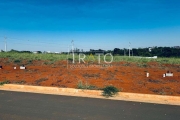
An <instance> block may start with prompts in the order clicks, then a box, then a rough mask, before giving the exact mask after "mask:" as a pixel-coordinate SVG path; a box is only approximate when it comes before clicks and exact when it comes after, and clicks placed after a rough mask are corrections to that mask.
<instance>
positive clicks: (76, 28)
mask: <svg viewBox="0 0 180 120" xmlns="http://www.w3.org/2000/svg"><path fill="white" fill-rule="evenodd" d="M179 6H180V1H179V0H43V1H42V0H0V49H2V50H4V49H5V47H4V40H5V37H6V41H7V50H11V49H15V50H30V51H38V50H40V51H52V52H62V51H68V48H69V47H70V48H71V46H72V44H71V41H72V40H73V41H74V47H75V48H79V49H83V50H84V51H87V50H89V49H104V50H113V49H114V48H121V49H123V48H128V47H129V43H131V44H130V46H131V48H139V47H141V48H142V47H153V46H170V47H171V46H180V7H179Z"/></svg>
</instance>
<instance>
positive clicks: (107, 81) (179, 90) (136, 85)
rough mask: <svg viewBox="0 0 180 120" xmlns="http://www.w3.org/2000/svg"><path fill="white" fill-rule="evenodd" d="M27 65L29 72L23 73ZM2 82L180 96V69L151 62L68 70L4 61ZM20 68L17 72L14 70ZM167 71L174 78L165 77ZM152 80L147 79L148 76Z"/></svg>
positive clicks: (54, 65)
mask: <svg viewBox="0 0 180 120" xmlns="http://www.w3.org/2000/svg"><path fill="white" fill-rule="evenodd" d="M22 64H24V65H25V67H26V69H25V70H20V69H19V66H20V65H22ZM1 66H2V68H3V69H0V81H9V82H10V83H14V84H26V85H39V86H55V87H69V88H77V85H78V83H79V82H80V81H82V83H83V84H85V85H89V86H93V89H101V88H103V87H105V86H107V85H113V86H115V87H117V88H118V89H119V90H120V91H123V92H133V93H147V94H161V95H175V96H180V66H179V65H171V64H159V63H157V62H148V63H146V64H138V63H129V62H114V63H113V64H112V67H108V68H107V67H101V68H87V69H80V68H78V69H70V68H69V69H67V62H66V61H57V62H51V61H43V60H34V61H23V62H21V63H18V61H17V63H8V62H7V59H4V58H3V59H1ZM14 66H16V67H17V69H13V67H14ZM167 71H171V72H173V77H163V74H164V73H166V72H167ZM147 72H148V73H149V75H150V76H149V77H146V73H147Z"/></svg>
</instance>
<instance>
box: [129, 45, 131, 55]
mask: <svg viewBox="0 0 180 120" xmlns="http://www.w3.org/2000/svg"><path fill="white" fill-rule="evenodd" d="M130 45H131V43H130V42H129V57H130Z"/></svg>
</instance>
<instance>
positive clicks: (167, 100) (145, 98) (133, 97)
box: [0, 84, 180, 105]
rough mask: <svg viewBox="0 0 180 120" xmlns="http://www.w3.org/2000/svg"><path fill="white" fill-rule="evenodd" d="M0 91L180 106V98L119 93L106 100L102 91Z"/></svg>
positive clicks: (33, 88) (10, 86) (6, 87)
mask: <svg viewBox="0 0 180 120" xmlns="http://www.w3.org/2000/svg"><path fill="white" fill-rule="evenodd" d="M0 90H7V91H18V92H31V93H41V94H53V95H66V96H78V97H89V98H100V99H109V100H123V101H135V102H145V103H155V104H167V105H180V97H179V96H166V95H151V94H137V93H126V92H119V93H118V95H117V96H115V97H109V98H106V97H104V96H102V91H100V90H81V89H74V88H58V87H42V86H30V85H16V84H5V85H3V86H0Z"/></svg>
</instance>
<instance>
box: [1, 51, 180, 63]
mask: <svg viewBox="0 0 180 120" xmlns="http://www.w3.org/2000/svg"><path fill="white" fill-rule="evenodd" d="M82 57H83V56H81V58H82ZM0 58H8V61H10V62H13V61H18V60H48V61H54V62H55V61H59V60H67V59H68V58H69V59H72V55H66V54H33V53H5V52H1V53H0ZM78 58H79V56H78V55H75V60H76V61H78ZM100 59H101V60H102V61H103V60H104V56H102V55H101V58H100ZM85 60H95V61H97V60H98V56H93V55H87V56H86V58H85ZM106 60H107V61H110V60H111V56H106ZM121 61H126V62H134V63H147V62H158V63H162V64H180V58H179V57H178V58H157V59H148V58H138V57H129V56H113V62H121Z"/></svg>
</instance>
